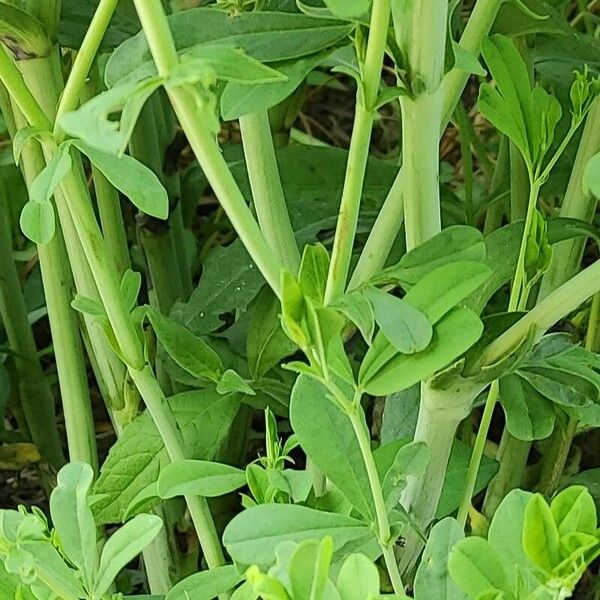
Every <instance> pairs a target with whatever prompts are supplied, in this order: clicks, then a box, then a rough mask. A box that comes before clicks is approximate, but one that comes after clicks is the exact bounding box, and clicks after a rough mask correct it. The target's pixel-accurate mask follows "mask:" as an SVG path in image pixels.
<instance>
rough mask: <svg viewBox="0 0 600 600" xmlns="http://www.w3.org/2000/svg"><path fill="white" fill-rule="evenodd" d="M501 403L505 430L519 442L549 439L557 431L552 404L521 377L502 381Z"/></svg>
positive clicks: (513, 376)
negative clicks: (504, 418)
mask: <svg viewBox="0 0 600 600" xmlns="http://www.w3.org/2000/svg"><path fill="white" fill-rule="evenodd" d="M500 402H501V403H502V407H503V408H504V413H505V415H506V428H507V429H508V431H509V432H510V434H511V435H513V436H514V437H516V438H517V439H519V440H523V441H533V440H543V439H544V438H547V437H548V436H549V435H550V434H551V433H552V431H553V429H554V421H555V418H556V414H555V412H554V406H553V405H552V403H551V402H550V401H549V400H547V399H546V398H545V397H544V396H542V395H541V394H540V393H539V392H538V391H537V390H536V389H535V388H534V387H533V386H532V385H531V384H529V383H528V382H527V381H526V380H524V379H522V378H521V377H519V376H518V375H506V376H505V377H502V379H500Z"/></svg>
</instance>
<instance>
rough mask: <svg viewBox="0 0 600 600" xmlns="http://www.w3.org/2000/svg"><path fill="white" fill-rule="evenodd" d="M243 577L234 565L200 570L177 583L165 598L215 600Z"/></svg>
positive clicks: (168, 599)
mask: <svg viewBox="0 0 600 600" xmlns="http://www.w3.org/2000/svg"><path fill="white" fill-rule="evenodd" d="M241 579H242V578H241V577H240V575H239V574H238V572H237V570H236V568H235V566H234V565H225V566H222V567H215V568H212V569H208V570H207V571H200V572H199V573H194V574H193V575H190V576H189V577H186V578H185V579H183V580H182V581H180V582H179V583H177V584H176V585H175V586H174V587H173V588H171V590H170V591H169V593H168V594H167V596H166V597H165V600H213V599H214V598H215V597H216V596H218V595H219V594H221V593H225V592H228V591H229V590H231V589H232V588H233V587H234V586H235V585H236V584H238V583H239V582H240V581H241Z"/></svg>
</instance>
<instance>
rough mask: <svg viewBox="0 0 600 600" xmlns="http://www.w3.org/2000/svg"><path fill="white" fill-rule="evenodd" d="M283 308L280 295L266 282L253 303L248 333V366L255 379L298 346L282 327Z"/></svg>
mask: <svg viewBox="0 0 600 600" xmlns="http://www.w3.org/2000/svg"><path fill="white" fill-rule="evenodd" d="M280 311H281V304H280V302H279V299H278V298H277V296H275V294H274V293H273V291H272V290H271V288H269V287H268V286H265V287H264V288H263V289H262V290H261V292H260V293H259V295H258V297H257V298H256V301H255V302H254V304H253V306H252V309H251V313H250V323H249V325H248V333H247V337H246V356H247V358H248V368H249V369H250V373H251V375H252V377H254V379H259V378H260V377H262V376H263V375H265V374H266V373H267V372H268V371H270V370H271V369H272V368H273V367H275V366H276V365H278V364H279V362H280V361H281V360H282V359H283V358H285V357H286V356H289V355H290V354H293V353H294V352H295V350H296V348H297V346H296V344H294V342H292V341H291V340H290V339H289V338H288V337H287V335H286V334H285V332H284V331H283V329H282V328H281V321H280V319H279V313H280Z"/></svg>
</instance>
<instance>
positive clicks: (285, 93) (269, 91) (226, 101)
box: [220, 52, 328, 121]
mask: <svg viewBox="0 0 600 600" xmlns="http://www.w3.org/2000/svg"><path fill="white" fill-rule="evenodd" d="M327 54H328V52H327V53H319V54H313V55H310V56H307V57H305V58H300V59H296V60H293V61H289V62H283V63H274V66H276V67H277V70H278V71H279V72H280V73H281V74H282V75H284V76H285V77H286V79H285V81H277V82H271V83H263V84H261V85H243V84H240V83H228V84H227V85H226V86H225V89H224V90H223V93H222V94H221V101H220V102H221V117H222V118H223V119H224V120H225V121H232V120H234V119H238V118H239V117H241V116H243V115H246V114H249V113H253V112H258V111H261V110H268V109H269V108H272V107H273V106H275V105H277V104H279V103H280V102H282V101H283V100H285V99H286V98H288V97H289V96H290V95H291V94H292V93H293V92H294V91H295V90H296V89H297V88H298V87H299V86H300V85H301V84H302V82H303V81H304V80H305V78H306V76H307V75H308V74H309V73H310V72H311V71H312V70H313V69H314V68H315V67H317V66H318V65H319V64H320V63H321V62H323V59H324V57H326V56H327Z"/></svg>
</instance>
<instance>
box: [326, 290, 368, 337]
mask: <svg viewBox="0 0 600 600" xmlns="http://www.w3.org/2000/svg"><path fill="white" fill-rule="evenodd" d="M331 308H335V309H336V310H339V311H340V312H341V313H342V314H343V315H345V316H346V317H347V318H348V319H349V320H350V321H352V323H354V324H355V325H356V326H357V327H358V329H359V331H360V333H361V334H362V336H363V338H364V339H365V342H367V344H370V343H371V340H372V339H373V333H374V331H375V313H374V311H373V305H372V304H371V303H370V302H369V300H368V299H367V297H366V296H365V294H364V292H363V290H362V289H359V290H354V291H352V292H347V293H346V294H344V295H343V296H341V297H340V298H338V299H337V300H336V301H335V303H334V304H332V305H331Z"/></svg>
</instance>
